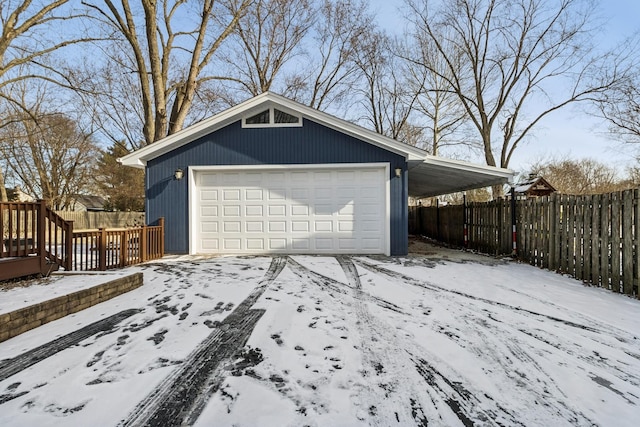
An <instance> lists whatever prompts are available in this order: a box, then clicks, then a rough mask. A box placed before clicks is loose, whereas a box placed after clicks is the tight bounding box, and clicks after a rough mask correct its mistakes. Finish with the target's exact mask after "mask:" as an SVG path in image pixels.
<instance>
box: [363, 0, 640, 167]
mask: <svg viewBox="0 0 640 427" xmlns="http://www.w3.org/2000/svg"><path fill="white" fill-rule="evenodd" d="M370 3H371V9H372V10H373V11H374V12H376V13H377V16H378V20H379V22H380V24H381V25H382V26H383V27H384V28H386V29H388V30H390V31H397V32H401V31H402V29H403V26H404V18H403V17H402V12H401V11H399V8H402V6H403V5H404V0H370ZM599 4H600V10H599V11H598V13H599V14H600V15H601V16H602V17H603V18H604V19H605V22H606V27H605V30H604V37H603V39H604V40H606V41H607V42H609V43H611V44H612V45H614V44H616V43H618V42H620V41H621V40H623V39H624V38H625V36H628V35H631V34H632V33H633V32H635V31H640V19H638V17H640V1H638V0H601V1H600V2H599ZM606 131H607V126H606V124H603V123H602V122H599V121H598V120H596V119H594V118H592V117H590V116H587V115H586V114H585V113H583V112H581V111H579V110H577V109H576V108H573V109H572V108H571V107H569V108H568V109H565V110H563V111H560V112H558V113H556V114H555V115H552V116H550V117H548V118H546V119H545V120H544V121H542V122H541V123H540V124H539V125H538V127H537V128H535V129H534V132H533V134H532V135H530V138H529V142H527V143H526V144H525V145H522V146H519V147H518V148H517V149H516V152H515V153H514V155H513V158H512V161H511V165H510V168H511V169H513V170H515V171H518V172H519V171H524V170H525V169H526V168H527V166H528V165H529V164H531V162H532V161H535V160H538V159H540V158H546V157H549V156H556V157H557V156H570V157H571V158H584V157H591V158H595V159H597V160H598V161H600V162H603V163H606V164H608V165H610V166H613V167H616V169H618V173H619V174H620V173H624V168H625V167H626V165H628V164H630V163H632V162H634V160H633V155H634V153H635V152H636V151H638V152H640V147H638V148H637V149H635V147H630V146H625V145H623V144H621V143H620V142H618V141H613V140H611V138H608V137H607V135H606ZM634 149H635V150H634ZM477 161H479V162H482V161H483V159H481V158H479V159H477Z"/></svg>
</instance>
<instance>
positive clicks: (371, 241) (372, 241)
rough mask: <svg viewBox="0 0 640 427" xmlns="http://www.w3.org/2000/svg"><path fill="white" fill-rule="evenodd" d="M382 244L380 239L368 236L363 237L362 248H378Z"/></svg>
mask: <svg viewBox="0 0 640 427" xmlns="http://www.w3.org/2000/svg"><path fill="white" fill-rule="evenodd" d="M381 244H382V242H381V240H380V239H376V238H366V239H362V248H363V249H372V250H373V249H377V248H379V247H380V245H381Z"/></svg>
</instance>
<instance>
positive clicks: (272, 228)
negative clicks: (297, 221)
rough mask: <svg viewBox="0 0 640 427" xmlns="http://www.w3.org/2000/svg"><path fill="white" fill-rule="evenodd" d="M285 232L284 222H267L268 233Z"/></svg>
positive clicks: (285, 225) (285, 224)
mask: <svg viewBox="0 0 640 427" xmlns="http://www.w3.org/2000/svg"><path fill="white" fill-rule="evenodd" d="M285 231H287V223H286V221H269V232H270V233H284V232H285Z"/></svg>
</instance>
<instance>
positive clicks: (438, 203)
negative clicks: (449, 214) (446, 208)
mask: <svg viewBox="0 0 640 427" xmlns="http://www.w3.org/2000/svg"><path fill="white" fill-rule="evenodd" d="M436 240H437V241H438V242H439V241H440V200H439V199H438V198H437V197H436Z"/></svg>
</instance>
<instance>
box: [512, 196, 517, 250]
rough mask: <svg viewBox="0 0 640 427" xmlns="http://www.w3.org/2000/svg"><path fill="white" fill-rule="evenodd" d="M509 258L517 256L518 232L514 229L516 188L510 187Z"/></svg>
mask: <svg viewBox="0 0 640 427" xmlns="http://www.w3.org/2000/svg"><path fill="white" fill-rule="evenodd" d="M511 236H512V237H511V239H512V251H511V256H513V257H515V256H517V255H518V231H517V229H516V187H511Z"/></svg>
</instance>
